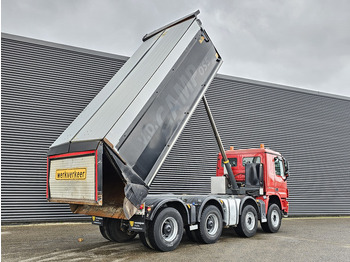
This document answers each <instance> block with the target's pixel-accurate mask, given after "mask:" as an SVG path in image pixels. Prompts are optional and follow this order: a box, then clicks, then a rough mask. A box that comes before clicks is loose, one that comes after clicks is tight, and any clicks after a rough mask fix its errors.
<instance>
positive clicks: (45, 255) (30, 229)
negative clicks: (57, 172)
mask: <svg viewBox="0 0 350 262" xmlns="http://www.w3.org/2000/svg"><path fill="white" fill-rule="evenodd" d="M1 230H2V231H1V258H2V261H11V262H12V261H35V262H41V261H152V262H155V261H167V262H169V261H201V262H204V261H269V262H271V261H350V217H338V218H329V217H324V218H288V219H283V221H282V226H281V229H280V231H279V232H278V233H275V234H268V233H264V232H263V231H262V230H261V229H260V228H259V229H258V233H257V234H256V235H255V236H254V237H252V238H249V239H246V238H240V237H238V236H237V235H236V234H235V233H234V230H232V229H225V230H224V232H223V235H222V237H221V238H220V240H219V241H218V242H217V243H215V244H211V245H204V244H198V243H194V242H191V241H190V240H189V239H188V238H187V237H186V235H184V237H183V239H182V242H181V244H180V245H179V247H178V248H177V249H176V250H174V251H172V252H167V253H162V252H157V251H154V250H150V249H147V248H146V247H144V246H143V245H142V244H141V242H140V241H139V239H138V237H137V238H136V239H134V240H133V241H132V242H129V243H122V244H120V243H112V242H109V241H107V240H105V239H104V238H103V237H102V236H101V235H100V232H99V228H98V226H95V225H91V224H90V223H48V224H30V225H8V226H2V227H1ZM79 239H80V241H81V242H80V241H79Z"/></svg>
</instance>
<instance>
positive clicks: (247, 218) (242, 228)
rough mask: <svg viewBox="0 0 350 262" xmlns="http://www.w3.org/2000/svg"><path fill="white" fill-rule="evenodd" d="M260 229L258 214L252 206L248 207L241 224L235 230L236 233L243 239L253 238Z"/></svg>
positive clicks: (242, 216) (243, 212)
mask: <svg viewBox="0 0 350 262" xmlns="http://www.w3.org/2000/svg"><path fill="white" fill-rule="evenodd" d="M257 228H258V214H257V212H256V210H255V208H254V207H253V206H251V205H246V206H245V207H244V208H243V210H242V214H241V216H240V220H239V223H238V225H237V227H236V228H235V231H236V233H237V234H238V235H239V236H241V237H252V236H254V235H255V234H256V231H257Z"/></svg>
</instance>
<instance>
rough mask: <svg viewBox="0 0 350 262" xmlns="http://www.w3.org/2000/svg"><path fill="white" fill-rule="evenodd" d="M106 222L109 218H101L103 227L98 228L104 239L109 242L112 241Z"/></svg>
mask: <svg viewBox="0 0 350 262" xmlns="http://www.w3.org/2000/svg"><path fill="white" fill-rule="evenodd" d="M108 222H109V218H106V217H105V218H103V226H100V232H101V235H102V236H103V237H104V238H105V239H107V240H109V241H113V240H112V238H111V236H110V234H109V231H108Z"/></svg>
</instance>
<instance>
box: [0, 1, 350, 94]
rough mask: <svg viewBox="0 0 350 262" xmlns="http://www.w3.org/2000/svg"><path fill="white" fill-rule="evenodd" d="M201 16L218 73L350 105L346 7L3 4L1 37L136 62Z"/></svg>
mask: <svg viewBox="0 0 350 262" xmlns="http://www.w3.org/2000/svg"><path fill="white" fill-rule="evenodd" d="M197 9H199V10H200V11H201V13H200V15H199V18H200V19H201V21H202V22H203V26H204V28H205V29H206V30H207V32H208V34H209V35H210V37H211V39H212V40H213V42H214V44H215V46H216V47H217V49H218V51H219V53H220V54H221V56H222V57H223V60H224V64H223V66H222V68H221V69H220V71H219V73H222V74H227V75H233V76H237V77H244V78H249V79H254V80H261V81H267V82H272V83H278V84H285V85H290V86H296V87H301V88H305V89H312V90H317V91H322V92H327V93H333V94H339V95H345V96H349V97H350V33H349V32H350V1H347V0H333V1H325V0H318V1H316V0H308V1H306V0H290V1H277V0H244V1H243V0H241V1H238V0H221V1H218V0H216V1H215V0H213V1H188V0H187V1H186V0H176V1H167V0H154V1H151V0H149V1H146V0H124V1H122V0H2V11H1V14H2V32H6V33H11V34H16V35H21V36H27V37H32V38H37V39H42V40H47V41H52V42H57V43H62V44H68V45H73V46H78V47H84V48H88V49H94V50H99V51H104V52H109V53H114V54H119V55H126V56H131V55H132V54H133V52H134V51H135V50H136V49H137V48H138V46H139V45H140V44H141V38H142V37H143V36H144V35H145V34H146V33H149V32H150V31H153V30H154V29H157V28H158V27H161V26H163V25H165V24H167V23H169V22H172V21H173V20H176V19H178V18H180V17H182V16H185V15H187V14H189V13H191V12H193V11H195V10H197Z"/></svg>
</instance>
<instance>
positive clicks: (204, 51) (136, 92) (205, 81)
mask: <svg viewBox="0 0 350 262" xmlns="http://www.w3.org/2000/svg"><path fill="white" fill-rule="evenodd" d="M198 13H199V11H197V12H195V13H193V14H190V15H188V16H186V17H184V18H182V19H179V20H177V21H175V22H173V23H171V24H169V25H167V26H164V27H162V28H160V29H158V30H155V31H154V32H152V33H150V34H147V35H146V36H145V37H144V38H143V43H142V45H141V46H140V47H139V49H138V50H137V51H136V52H135V54H134V55H133V56H132V57H130V59H129V60H128V61H127V62H126V63H125V64H124V66H123V67H122V68H121V69H120V70H119V71H118V72H117V74H116V75H115V76H114V77H113V78H112V79H111V80H110V81H109V82H108V83H107V85H106V86H105V87H104V88H103V89H102V90H101V91H100V93H99V94H98V95H97V96H96V97H95V98H94V99H93V100H92V101H91V102H90V104H89V105H88V106H87V107H86V108H85V109H84V111H83V112H82V113H81V114H80V115H79V116H78V117H77V118H76V119H75V120H74V121H73V122H72V123H71V125H70V126H69V127H68V128H67V129H66V130H65V131H64V132H63V133H62V134H61V136H60V137H59V138H58V139H57V140H56V141H55V142H54V143H53V144H52V145H51V147H50V150H49V153H48V157H49V161H48V169H49V171H48V181H49V182H48V184H49V186H48V199H50V200H52V201H55V200H57V201H61V202H64V201H65V199H66V200H67V199H69V201H68V202H69V203H77V201H73V200H72V197H69V196H67V197H65V194H66V193H65V192H64V191H65V190H67V189H65V187H68V185H69V183H71V182H76V181H71V182H67V181H66V182H67V183H66V184H67V185H66V186H61V185H63V184H58V183H61V182H62V180H64V179H57V170H61V171H60V172H61V173H62V172H66V173H69V172H70V173H72V172H73V173H74V172H75V171H77V170H75V169H74V168H80V169H79V170H78V171H79V172H83V171H82V170H83V169H81V168H84V164H79V165H80V166H74V163H71V162H69V161H68V162H69V164H67V161H61V162H62V163H63V162H66V164H67V165H68V166H67V167H64V166H59V167H56V166H55V165H54V160H57V158H60V157H57V156H66V157H69V156H70V154H79V152H95V153H93V155H94V156H95V159H94V160H93V163H94V164H95V170H94V171H93V172H92V170H90V173H91V174H92V176H94V177H95V179H90V182H91V183H92V185H91V186H90V187H89V188H90V189H89V190H88V191H92V188H94V190H95V192H93V193H94V199H92V197H87V198H89V199H90V200H88V202H89V201H90V203H91V201H92V202H96V204H97V205H102V204H103V202H102V197H103V176H104V175H105V174H103V173H104V165H105V164H106V163H105V162H106V161H107V162H108V161H109V162H110V163H109V165H111V166H112V167H113V168H112V169H113V170H114V172H116V173H117V174H118V175H119V176H120V177H121V178H122V181H123V182H124V184H125V188H124V193H125V197H126V199H128V201H131V203H132V205H134V206H137V205H139V204H140V203H141V201H142V200H143V199H144V197H145V196H146V195H147V189H148V187H149V185H150V184H151V182H152V180H153V179H154V177H155V175H156V174H157V171H158V170H159V168H160V167H161V165H162V163H163V161H164V160H165V158H166V156H167V155H168V153H169V152H170V150H171V148H172V146H173V145H174V143H175V141H176V139H177V138H178V137H179V135H180V133H181V131H182V130H183V129H184V127H185V125H186V123H187V121H188V120H189V118H190V117H191V115H192V113H193V112H194V110H195V108H196V106H197V105H198V103H199V101H200V99H201V98H202V97H203V95H204V93H205V91H206V90H207V88H208V87H209V85H210V83H211V81H212V79H213V78H214V76H215V74H216V72H217V70H218V69H219V67H220V65H221V63H222V60H221V58H220V56H219V54H218V53H217V51H216V49H215V47H214V45H213V44H212V42H211V40H210V38H209V37H208V35H207V33H206V32H205V30H204V29H203V28H202V26H201V22H200V21H199V20H198V19H197V15H198ZM77 99H78V98H77ZM105 155H106V156H108V157H105V158H103V156H105ZM100 158H101V159H100ZM80 161H82V163H84V160H80ZM90 164H91V163H90ZM90 169H91V168H90ZM62 170H63V171H62ZM61 173H60V174H61ZM53 176H55V178H53ZM58 178H59V177H58ZM68 180H77V181H79V179H74V178H73V179H68ZM80 180H81V181H82V180H83V179H80ZM81 183H82V182H81ZM94 183H95V184H94ZM78 185H79V184H78V182H77V187H78ZM57 188H60V189H57ZM55 190H56V191H59V190H61V191H62V193H60V194H56V197H54V196H55V192H54V191H55ZM50 192H52V194H50ZM90 193H91V192H89V194H90ZM71 195H74V194H71ZM87 195H88V194H87ZM76 198H79V196H74V197H73V199H76ZM66 202H67V201H66ZM85 202H86V201H85ZM85 202H84V201H82V202H81V203H85ZM124 205H125V203H124ZM124 211H125V209H124Z"/></svg>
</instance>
